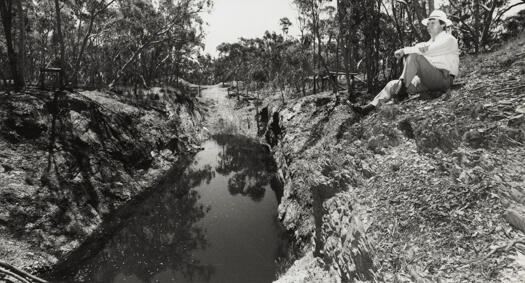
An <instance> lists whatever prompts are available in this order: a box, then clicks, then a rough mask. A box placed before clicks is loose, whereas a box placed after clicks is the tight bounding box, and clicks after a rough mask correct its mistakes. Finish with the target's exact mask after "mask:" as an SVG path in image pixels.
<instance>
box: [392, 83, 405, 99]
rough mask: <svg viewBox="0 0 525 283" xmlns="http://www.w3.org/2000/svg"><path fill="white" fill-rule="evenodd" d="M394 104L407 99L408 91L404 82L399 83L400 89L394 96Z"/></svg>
mask: <svg viewBox="0 0 525 283" xmlns="http://www.w3.org/2000/svg"><path fill="white" fill-rule="evenodd" d="M393 98H394V102H396V103H399V102H401V101H403V100H405V99H407V98H408V91H407V87H406V86H405V82H404V81H401V87H400V88H399V90H398V91H397V93H396V94H395V95H394V97H393Z"/></svg>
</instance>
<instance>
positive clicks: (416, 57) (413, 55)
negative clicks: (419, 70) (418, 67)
mask: <svg viewBox="0 0 525 283" xmlns="http://www.w3.org/2000/svg"><path fill="white" fill-rule="evenodd" d="M421 57H423V55H421V54H417V53H410V54H408V55H407V61H417V60H419V59H420V58H421Z"/></svg>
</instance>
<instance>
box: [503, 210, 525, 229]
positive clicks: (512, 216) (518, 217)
mask: <svg viewBox="0 0 525 283" xmlns="http://www.w3.org/2000/svg"><path fill="white" fill-rule="evenodd" d="M505 220H507V222H509V224H510V225H512V226H513V227H514V228H516V229H518V230H520V231H521V232H523V233H525V209H523V208H518V207H514V208H508V209H507V210H506V211H505Z"/></svg>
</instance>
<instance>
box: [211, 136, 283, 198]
mask: <svg viewBox="0 0 525 283" xmlns="http://www.w3.org/2000/svg"><path fill="white" fill-rule="evenodd" d="M213 138H214V140H215V141H216V142H217V144H219V145H220V146H221V147H222V150H221V152H220V153H219V154H218V155H219V158H220V163H219V166H218V167H217V168H216V169H215V170H216V171H217V173H220V174H223V175H228V174H230V173H232V172H233V173H234V175H233V176H232V177H231V178H230V179H229V180H228V190H229V192H230V193H231V194H232V195H236V194H241V195H244V196H249V197H251V199H252V200H254V201H260V200H261V199H262V198H263V197H264V193H265V188H264V186H267V185H269V184H271V185H272V189H274V191H276V192H277V195H279V194H280V190H281V189H280V188H279V187H278V186H277V185H276V184H277V183H276V182H275V180H274V179H275V178H276V176H275V174H274V172H275V171H276V170H277V166H276V164H275V162H274V160H273V159H272V157H271V155H270V153H269V152H268V151H267V149H266V147H264V146H263V145H261V144H258V143H257V142H255V141H253V140H251V139H249V138H247V137H244V136H231V135H217V136H214V137H213Z"/></svg>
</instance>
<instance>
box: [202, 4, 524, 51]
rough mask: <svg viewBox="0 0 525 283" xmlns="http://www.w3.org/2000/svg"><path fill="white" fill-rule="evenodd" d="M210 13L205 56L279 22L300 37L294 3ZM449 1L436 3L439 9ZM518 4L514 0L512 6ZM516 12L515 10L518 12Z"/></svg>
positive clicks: (221, 7)
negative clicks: (283, 20)
mask: <svg viewBox="0 0 525 283" xmlns="http://www.w3.org/2000/svg"><path fill="white" fill-rule="evenodd" d="M213 2H214V6H213V8H212V10H211V12H210V13H203V14H202V17H203V19H204V21H205V22H207V23H208V25H207V26H205V28H204V30H205V33H206V39H205V41H204V43H205V44H206V48H205V50H204V52H205V53H210V54H211V55H212V56H213V57H216V56H217V55H218V52H217V49H216V48H217V46H218V45H219V44H221V43H223V42H236V41H237V40H238V39H239V38H240V37H244V38H255V37H261V36H263V35H264V32H265V31H266V30H268V31H270V32H272V31H275V32H279V33H280V32H281V27H280V26H279V19H281V18H283V17H288V19H290V21H291V22H292V26H291V27H290V31H289V34H290V35H294V36H295V35H298V34H299V27H298V23H297V15H298V12H297V8H296V6H295V5H294V4H293V0H213ZM446 2H447V0H435V5H436V8H439V7H440V6H441V5H442V4H444V3H446ZM516 2H519V1H518V0H511V3H516ZM524 6H525V5H522V6H520V7H516V8H515V9H513V10H512V11H509V14H515V13H516V12H517V11H519V10H520V9H523V7H524ZM515 10H516V11H515Z"/></svg>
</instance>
